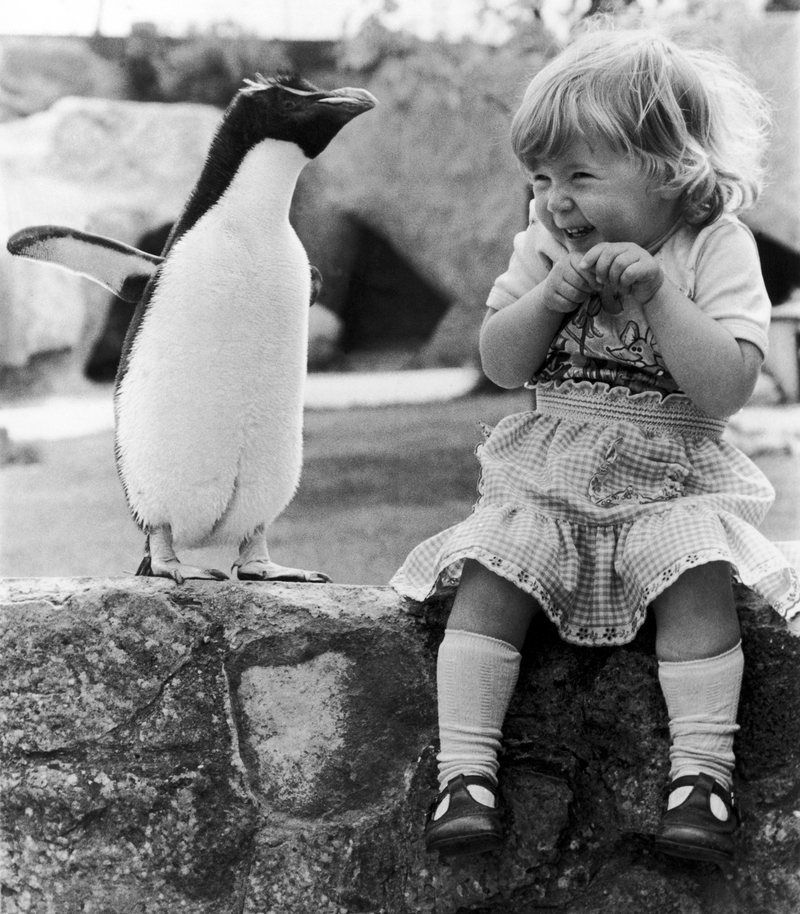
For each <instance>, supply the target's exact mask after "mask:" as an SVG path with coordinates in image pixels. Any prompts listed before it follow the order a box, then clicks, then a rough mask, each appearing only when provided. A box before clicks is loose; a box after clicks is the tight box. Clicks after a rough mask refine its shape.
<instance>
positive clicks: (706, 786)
mask: <svg viewBox="0 0 800 914" xmlns="http://www.w3.org/2000/svg"><path fill="white" fill-rule="evenodd" d="M681 787H691V788H692V792H691V793H690V794H689V796H688V797H687V798H686V799H685V800H684V801H683V803H681V804H680V805H681V806H683V807H687V806H688V807H696V808H698V809H707V808H708V807H709V804H710V802H711V794H712V793H714V794H716V795H717V796H718V797H719V798H720V800H722V802H723V803H724V804H725V806H726V807H727V808H728V809H729V810H730V811H731V812H732V813H733V815H735V816H736V818H737V819H738V818H739V810H738V808H737V806H736V800H735V799H734V796H733V791H732V790H731V791H728V790H726V789H725V788H724V787H723V786H722V784H720V783H719V782H718V781H716V780H715V779H714V778H712V777H711V775H710V774H703V773H700V774H685V775H683V777H679V778H676V779H675V780H674V781H671V782H670V784H669V786H668V787H667V796H669V794H671V793H672V792H673V791H674V790H678V789H679V788H681Z"/></svg>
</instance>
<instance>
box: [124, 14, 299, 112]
mask: <svg viewBox="0 0 800 914" xmlns="http://www.w3.org/2000/svg"><path fill="white" fill-rule="evenodd" d="M290 69H291V58H290V56H289V54H288V53H287V51H286V48H285V45H284V44H283V43H281V42H270V43H269V44H268V45H266V43H265V42H264V41H263V40H262V39H259V38H256V37H255V36H249V35H243V34H240V35H235V36H233V35H230V34H227V33H223V34H215V33H213V32H212V33H210V34H206V35H199V36H196V37H194V38H191V39H189V40H188V41H183V42H180V43H177V44H166V43H165V42H162V41H159V40H158V36H156V35H151V34H146V35H142V36H133V37H132V39H131V42H130V45H129V49H128V52H127V54H126V58H125V70H126V75H127V79H128V96H129V98H131V99H133V100H135V101H165V102H178V101H180V102H197V103H200V104H206V105H215V106H216V107H218V108H224V107H225V106H226V105H227V104H228V103H229V102H230V100H231V99H232V98H233V96H234V95H235V94H236V91H237V90H238V89H239V88H240V87H241V84H242V80H243V79H244V78H245V77H252V76H253V74H255V73H258V72H275V71H278V70H290Z"/></svg>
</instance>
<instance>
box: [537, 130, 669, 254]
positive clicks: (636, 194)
mask: <svg viewBox="0 0 800 914" xmlns="http://www.w3.org/2000/svg"><path fill="white" fill-rule="evenodd" d="M531 175H532V178H533V194H534V205H535V208H536V215H537V218H538V219H539V221H540V222H541V223H542V225H544V226H545V228H546V229H547V230H548V231H549V232H550V233H551V234H552V235H553V236H554V237H555V238H556V239H557V240H558V241H560V242H561V243H562V244H563V245H564V246H565V247H566V248H567V249H568V250H569V251H571V252H572V251H574V252H578V253H582V254H585V253H586V252H587V251H588V250H589V249H590V248H592V247H594V245H596V244H600V243H601V242H604V241H609V242H613V241H628V242H633V243H634V244H638V245H639V247H642V248H645V249H646V250H648V249H650V248H652V247H655V246H657V244H658V242H659V241H661V239H662V238H663V237H664V236H665V235H667V234H668V233H669V231H670V229H671V228H672V227H673V226H674V225H675V223H676V221H677V220H678V218H679V216H680V214H681V206H680V201H679V200H678V199H677V198H676V195H675V194H674V193H672V192H667V191H661V190H658V189H656V188H653V186H652V179H651V178H650V177H649V176H648V175H647V173H646V172H645V170H644V168H643V166H642V165H641V163H640V162H638V161H637V160H636V159H635V158H633V157H632V156H629V155H627V154H625V153H621V152H619V151H617V150H616V149H614V148H613V147H611V146H609V145H608V144H607V143H605V142H604V141H603V140H599V139H594V138H593V139H592V141H591V143H590V142H589V141H588V140H585V139H575V140H573V141H572V142H571V143H570V144H569V145H568V146H567V147H566V148H565V149H564V152H563V153H562V154H561V156H560V157H559V158H558V159H557V160H555V161H545V162H538V163H536V167H535V168H534V169H532V170H531Z"/></svg>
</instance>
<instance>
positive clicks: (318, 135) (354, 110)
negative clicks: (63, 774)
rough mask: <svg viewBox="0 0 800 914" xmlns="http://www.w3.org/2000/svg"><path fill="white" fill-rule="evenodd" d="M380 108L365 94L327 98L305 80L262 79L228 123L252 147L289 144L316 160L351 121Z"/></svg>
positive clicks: (236, 103)
mask: <svg viewBox="0 0 800 914" xmlns="http://www.w3.org/2000/svg"><path fill="white" fill-rule="evenodd" d="M376 104H377V101H376V99H375V97H374V96H373V95H371V94H370V93H369V92H367V91H366V90H365V89H350V88H347V89H334V90H332V91H330V92H325V91H323V90H322V89H318V88H317V87H316V86H315V85H313V84H312V83H310V82H308V80H306V79H302V78H301V77H299V76H274V77H269V78H265V77H263V76H261V75H258V76H257V77H256V79H254V80H245V86H244V87H243V88H242V89H240V90H239V92H238V94H237V95H236V97H235V98H234V100H233V101H232V102H231V105H230V107H229V108H228V111H227V112H226V114H225V119H226V121H228V122H229V124H228V126H229V129H230V128H233V129H235V130H237V131H242V134H243V136H242V138H243V139H245V141H246V143H247V145H248V146H251V145H255V144H256V143H258V142H260V141H261V140H265V139H275V140H286V141H288V142H292V143H296V144H297V145H298V146H299V147H300V148H301V149H302V150H303V152H304V153H305V154H306V156H308V158H309V159H313V158H315V157H316V156H318V155H319V154H320V153H321V152H322V150H323V149H325V147H326V146H327V145H328V143H330V141H331V140H332V139H333V138H334V137H335V136H336V134H337V133H338V132H339V131H340V130H341V129H342V127H344V125H345V124H346V123H348V121H351V120H352V119H353V118H354V117H357V116H358V115H359V114H363V113H364V112H365V111H369V109H370V108H374V107H375V105H376Z"/></svg>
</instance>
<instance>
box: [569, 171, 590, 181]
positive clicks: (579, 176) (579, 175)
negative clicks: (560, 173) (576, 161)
mask: <svg viewBox="0 0 800 914" xmlns="http://www.w3.org/2000/svg"><path fill="white" fill-rule="evenodd" d="M572 177H573V178H575V179H576V180H581V179H582V178H591V177H592V175H590V174H589V172H588V171H576V172H575V174H574V175H573V176H572Z"/></svg>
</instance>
